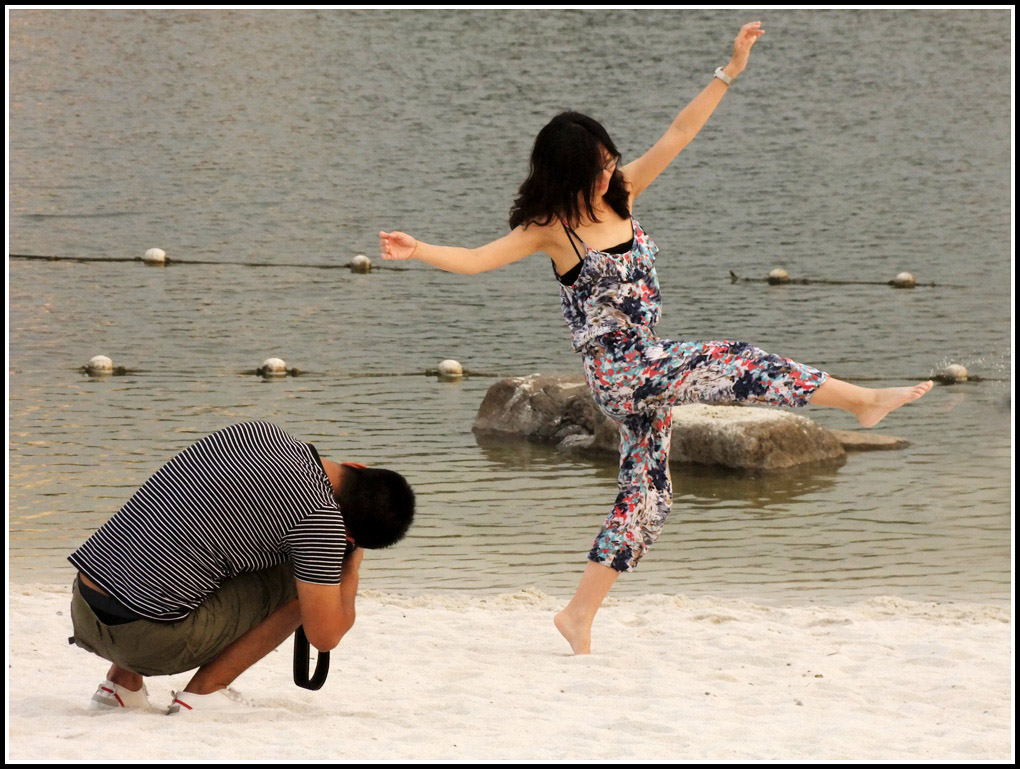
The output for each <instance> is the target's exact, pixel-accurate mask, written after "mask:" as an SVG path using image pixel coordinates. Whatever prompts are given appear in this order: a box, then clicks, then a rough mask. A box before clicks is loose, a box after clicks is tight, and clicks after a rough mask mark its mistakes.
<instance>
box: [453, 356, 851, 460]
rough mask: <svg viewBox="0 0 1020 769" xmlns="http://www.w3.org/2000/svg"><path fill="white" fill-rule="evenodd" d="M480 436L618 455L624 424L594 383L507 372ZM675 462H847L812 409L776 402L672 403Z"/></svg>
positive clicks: (490, 399)
mask: <svg viewBox="0 0 1020 769" xmlns="http://www.w3.org/2000/svg"><path fill="white" fill-rule="evenodd" d="M472 429H473V431H474V432H475V434H476V436H478V438H479V440H485V439H486V438H490V439H491V438H498V439H504V438H506V437H515V438H519V439H524V440H530V441H535V442H540V443H548V444H551V445H555V446H556V447H557V448H559V449H561V450H563V451H570V452H580V453H591V452H596V453H601V454H605V455H618V452H619V448H618V447H619V441H620V434H619V428H618V427H617V425H616V422H614V421H613V420H612V419H610V418H609V417H607V416H606V415H604V414H603V413H602V412H601V411H599V410H598V408H597V407H596V406H595V402H594V400H593V399H592V396H591V393H590V391H589V390H588V386H587V384H585V382H584V381H583V380H578V379H577V378H575V377H567V376H542V375H538V374H535V375H532V376H527V377H514V378H511V379H502V380H500V381H498V382H496V383H495V384H494V385H492V387H490V388H489V390H488V392H487V393H486V395H485V398H484V399H483V400H482V404H481V406H480V407H479V409H478V416H477V418H476V419H475V424H474V427H473V428H472ZM669 456H670V462H676V463H698V464H711V465H721V466H723V467H730V468H740V469H749V470H778V469H782V468H788V467H795V466H797V465H803V464H812V463H822V462H841V461H842V460H843V459H844V457H845V452H844V449H843V446H842V445H841V444H840V441H839V440H837V439H836V437H835V436H834V435H833V434H832V433H831V432H830V431H829V430H826V429H824V428H822V427H820V426H818V425H817V424H815V423H814V422H813V421H811V420H810V419H808V418H807V417H804V416H800V415H798V414H792V413H790V412H788V411H783V410H780V409H775V408H769V407H753V406H737V405H732V406H709V405H703V404H691V405H685V406H676V407H674V408H673V432H672V437H671V446H670V455H669Z"/></svg>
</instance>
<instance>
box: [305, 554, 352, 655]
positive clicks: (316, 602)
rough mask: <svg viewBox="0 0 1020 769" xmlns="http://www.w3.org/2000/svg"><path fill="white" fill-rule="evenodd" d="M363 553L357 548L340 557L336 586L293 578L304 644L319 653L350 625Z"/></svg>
mask: <svg viewBox="0 0 1020 769" xmlns="http://www.w3.org/2000/svg"><path fill="white" fill-rule="evenodd" d="M364 556H365V551H364V549H363V548H360V547H359V548H357V549H355V550H354V552H353V553H351V554H350V555H348V556H347V558H345V559H344V565H343V569H342V570H341V571H340V584H339V585H316V584H313V583H311V582H302V581H301V580H299V579H296V580H294V581H295V583H296V584H297V594H298V603H299V604H300V606H301V624H302V625H303V626H304V629H305V635H306V636H307V637H308V643H310V644H311V645H312V646H314V647H315V648H316V649H318V650H319V651H320V652H328V651H329V650H330V649H333V648H335V647H336V645H337V644H338V643H340V639H341V638H343V637H344V636H345V635H346V634H347V631H348V630H350V629H351V628H352V627H353V626H354V599H355V597H356V596H357V594H358V569H359V567H360V566H361V559H362V558H364Z"/></svg>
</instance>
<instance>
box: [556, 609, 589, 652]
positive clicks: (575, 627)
mask: <svg viewBox="0 0 1020 769" xmlns="http://www.w3.org/2000/svg"><path fill="white" fill-rule="evenodd" d="M553 624H555V625H556V629H557V630H559V631H560V635H562V636H563V637H564V638H566V639H567V643H569V644H570V648H571V649H573V651H574V654H591V622H585V621H584V620H583V619H578V618H577V617H574V616H573V615H571V614H569V613H568V612H567V610H566V609H564V610H563V611H561V612H560V613H559V614H557V615H556V617H555V618H553Z"/></svg>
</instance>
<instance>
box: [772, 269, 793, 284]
mask: <svg viewBox="0 0 1020 769" xmlns="http://www.w3.org/2000/svg"><path fill="white" fill-rule="evenodd" d="M768 281H769V285H771V286H776V285H779V284H780V283H789V282H790V273H788V272H787V271H786V270H784V269H783V268H782V267H776V269H774V270H773V271H772V272H770V273H769V277H768Z"/></svg>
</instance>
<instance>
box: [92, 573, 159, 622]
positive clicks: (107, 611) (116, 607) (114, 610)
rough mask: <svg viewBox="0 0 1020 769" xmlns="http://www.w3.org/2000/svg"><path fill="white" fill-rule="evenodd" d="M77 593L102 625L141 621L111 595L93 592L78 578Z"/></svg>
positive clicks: (139, 617)
mask: <svg viewBox="0 0 1020 769" xmlns="http://www.w3.org/2000/svg"><path fill="white" fill-rule="evenodd" d="M78 592H79V593H81V597H82V599H83V600H84V601H85V603H87V604H88V605H89V606H90V607H91V609H92V611H93V612H94V613H95V615H96V617H98V618H99V621H100V622H102V623H103V624H104V625H123V624H125V623H127V622H134V621H136V620H140V619H143V618H142V617H141V616H139V615H138V614H135V613H134V612H133V611H131V610H130V609H129V608H128V607H126V606H125V605H124V604H122V603H121V602H120V601H118V600H117V599H116V598H114V597H113V596H111V595H106V593H100V592H99V591H98V590H94V589H92V588H91V587H89V586H88V585H86V584H85V583H84V582H82V579H81V577H80V576H79V577H78Z"/></svg>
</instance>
